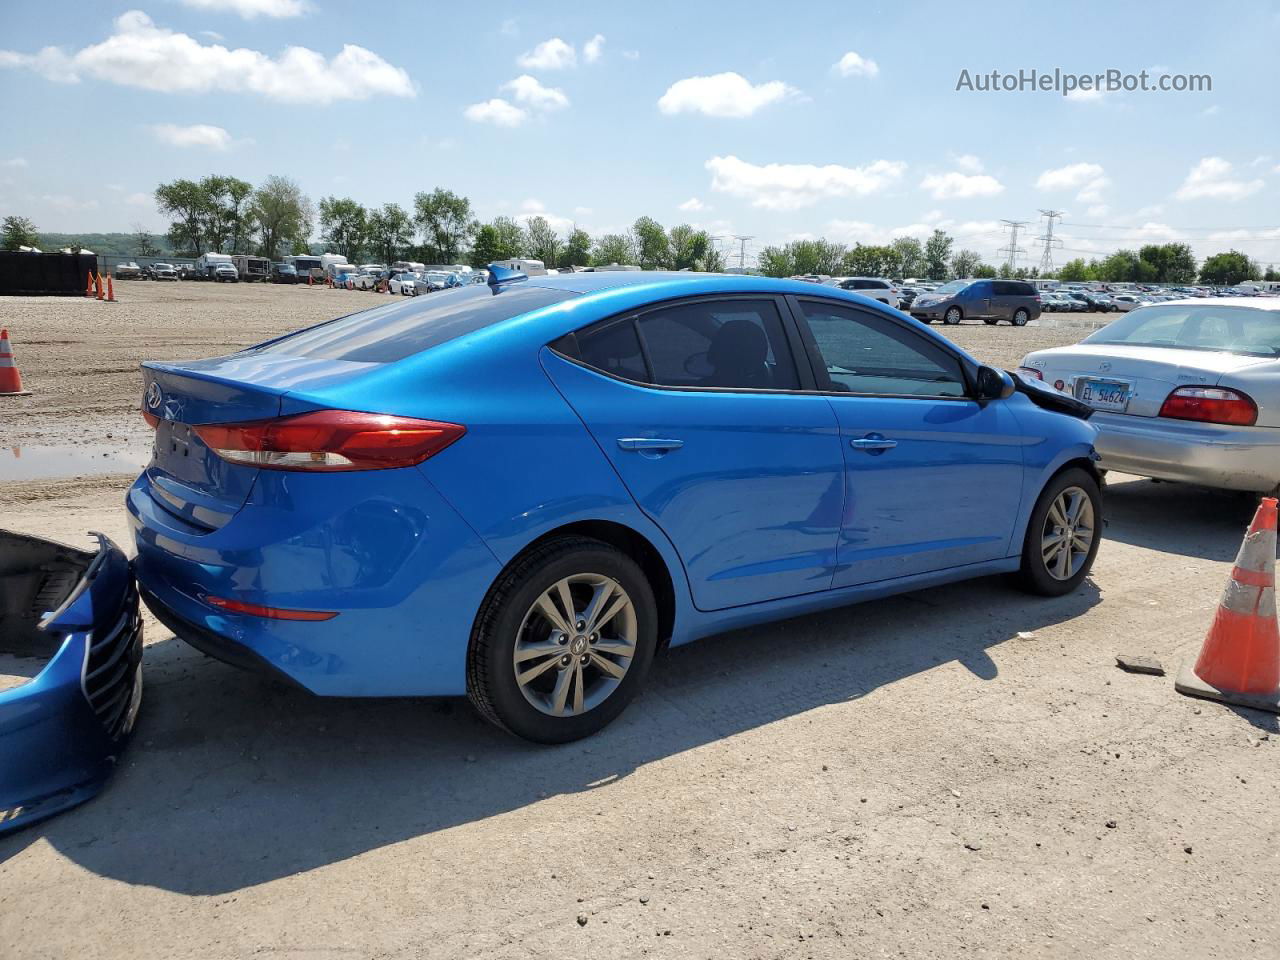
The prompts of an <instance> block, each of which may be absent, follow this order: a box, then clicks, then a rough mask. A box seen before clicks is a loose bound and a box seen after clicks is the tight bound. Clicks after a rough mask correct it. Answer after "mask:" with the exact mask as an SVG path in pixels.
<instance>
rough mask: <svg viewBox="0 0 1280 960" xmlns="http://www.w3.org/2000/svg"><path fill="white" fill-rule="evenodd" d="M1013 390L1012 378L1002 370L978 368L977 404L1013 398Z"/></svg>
mask: <svg viewBox="0 0 1280 960" xmlns="http://www.w3.org/2000/svg"><path fill="white" fill-rule="evenodd" d="M1015 389H1016V387H1015V386H1014V383H1013V377H1011V376H1009V374H1007V373H1005V372H1004V371H1003V370H997V369H996V368H995V367H979V368H978V382H977V399H978V401H979V402H985V401H987V400H1004V399H1005V398H1007V397H1011V396H1013V392H1014V390H1015Z"/></svg>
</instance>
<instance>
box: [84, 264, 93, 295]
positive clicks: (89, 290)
mask: <svg viewBox="0 0 1280 960" xmlns="http://www.w3.org/2000/svg"><path fill="white" fill-rule="evenodd" d="M84 298H85V299H86V300H92V299H93V271H92V270H90V271H89V282H88V283H86V284H85V285H84Z"/></svg>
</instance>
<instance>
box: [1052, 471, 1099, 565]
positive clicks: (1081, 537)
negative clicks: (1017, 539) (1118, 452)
mask: <svg viewBox="0 0 1280 960" xmlns="http://www.w3.org/2000/svg"><path fill="white" fill-rule="evenodd" d="M1094 528H1095V523H1094V513H1093V501H1092V500H1091V499H1090V498H1089V495H1088V494H1087V493H1085V491H1084V490H1082V489H1081V488H1080V487H1067V488H1066V489H1065V490H1063V491H1062V492H1061V493H1060V494H1058V495H1057V497H1055V498H1054V501H1053V505H1052V506H1050V507H1049V513H1048V514H1047V515H1046V516H1045V519H1044V530H1043V531H1042V532H1041V539H1040V555H1041V558H1042V559H1043V560H1044V568H1045V570H1046V572H1048V574H1049V576H1051V577H1053V579H1055V580H1070V579H1071V578H1072V577H1074V576H1075V575H1076V574H1077V573H1079V572H1080V568H1081V567H1082V566H1084V564H1085V562H1086V561H1087V560H1088V559H1089V551H1090V550H1091V549H1092V548H1093V538H1094Z"/></svg>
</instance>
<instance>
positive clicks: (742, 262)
mask: <svg viewBox="0 0 1280 960" xmlns="http://www.w3.org/2000/svg"><path fill="white" fill-rule="evenodd" d="M733 239H735V240H737V241H738V242H739V243H740V244H741V247H740V248H739V250H738V269H739V270H746V269H747V241H748V240H754V239H755V237H746V236H741V235H739V234H734V236H733Z"/></svg>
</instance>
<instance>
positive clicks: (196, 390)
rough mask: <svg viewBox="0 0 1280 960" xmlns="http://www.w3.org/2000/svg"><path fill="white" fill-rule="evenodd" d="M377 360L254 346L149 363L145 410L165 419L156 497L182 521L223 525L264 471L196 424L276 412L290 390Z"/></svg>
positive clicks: (158, 440) (159, 435)
mask: <svg viewBox="0 0 1280 960" xmlns="http://www.w3.org/2000/svg"><path fill="white" fill-rule="evenodd" d="M373 366H376V364H368V363H350V362H344V361H340V360H320V359H317V360H311V359H305V358H299V357H290V356H284V355H281V354H268V353H253V352H246V353H239V354H233V355H231V356H229V357H219V358H216V359H213V360H196V361H192V362H190V363H144V364H143V365H142V377H143V393H142V408H143V411H144V412H146V413H148V414H151V415H152V416H155V417H157V418H158V419H159V422H158V424H157V425H156V435H155V445H154V447H153V449H152V459H151V462H150V464H148V466H147V468H146V470H145V472H144V475H145V476H146V478H147V481H148V482H149V484H150V488H151V493H152V496H153V497H154V498H155V500H156V502H157V503H158V504H159V505H160V506H162V507H163V508H164V509H165V510H166V511H168V512H169V513H171V514H173V515H174V516H176V517H177V518H178V519H180V520H182V521H183V522H185V523H187V524H189V525H191V526H194V527H198V528H203V529H206V530H213V529H217V528H218V527H220V526H222V525H223V524H225V523H226V522H227V521H228V520H230V519H231V517H233V516H234V515H235V514H236V512H237V511H238V510H239V509H240V508H241V507H242V506H244V503H245V501H246V500H247V499H248V497H249V493H250V491H251V490H252V489H253V483H254V479H255V478H256V477H257V474H258V470H257V468H256V467H251V466H247V465H244V464H235V463H229V462H227V461H226V460H223V459H222V458H221V457H219V456H218V455H217V454H216V453H214V451H213V450H211V449H210V448H209V447H208V446H207V445H206V444H205V443H204V441H202V440H201V439H200V436H199V434H198V433H196V431H195V429H194V428H195V427H197V426H201V425H203V424H211V423H243V422H248V421H254V420H269V419H271V418H273V417H278V416H280V414H281V407H282V404H283V401H284V397H285V395H286V394H288V393H289V392H290V391H292V390H306V389H317V388H322V387H324V386H327V385H329V384H331V383H335V382H339V381H342V380H345V379H347V378H348V377H351V376H352V375H354V374H357V373H360V372H362V371H364V370H365V369H367V368H369V367H373ZM307 409H318V407H317V406H316V405H314V404H306V403H302V404H299V403H296V402H295V403H291V404H290V410H289V412H290V413H298V412H302V411H304V410H307Z"/></svg>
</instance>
